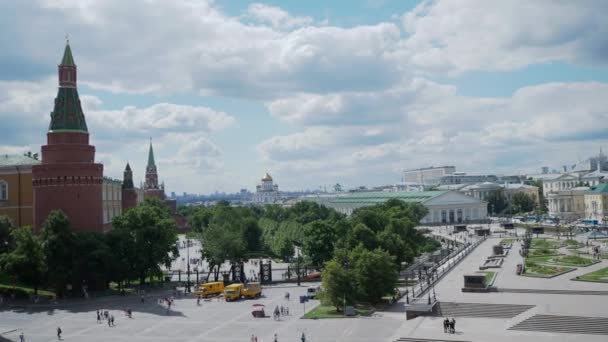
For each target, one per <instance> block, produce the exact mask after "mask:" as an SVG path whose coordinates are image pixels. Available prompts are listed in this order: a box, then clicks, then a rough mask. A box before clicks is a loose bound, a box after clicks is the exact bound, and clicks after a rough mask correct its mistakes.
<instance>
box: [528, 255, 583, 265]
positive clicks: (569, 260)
mask: <svg viewBox="0 0 608 342" xmlns="http://www.w3.org/2000/svg"><path fill="white" fill-rule="evenodd" d="M529 261H530V262H534V263H538V262H541V263H548V264H554V265H564V266H589V265H592V264H593V263H594V261H593V260H591V259H589V258H583V257H580V256H577V255H558V256H544V257H534V258H530V259H529Z"/></svg>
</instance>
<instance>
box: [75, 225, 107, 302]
mask: <svg viewBox="0 0 608 342" xmlns="http://www.w3.org/2000/svg"><path fill="white" fill-rule="evenodd" d="M74 236H75V239H74V254H75V255H78V257H77V258H74V260H73V263H72V273H73V278H72V279H73V282H72V283H73V284H74V288H75V289H80V287H81V285H83V284H86V285H87V287H88V288H89V289H94V290H102V289H105V288H106V286H107V284H108V278H109V277H110V276H109V274H110V270H111V269H110V260H113V259H114V257H115V255H114V252H113V251H112V250H110V248H109V247H108V245H107V244H106V239H105V237H104V235H103V234H101V233H97V232H77V233H74Z"/></svg>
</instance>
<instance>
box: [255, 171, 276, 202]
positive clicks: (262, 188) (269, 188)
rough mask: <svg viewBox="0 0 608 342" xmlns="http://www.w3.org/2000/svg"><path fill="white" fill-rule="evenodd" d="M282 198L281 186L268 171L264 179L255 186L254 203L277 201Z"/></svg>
mask: <svg viewBox="0 0 608 342" xmlns="http://www.w3.org/2000/svg"><path fill="white" fill-rule="evenodd" d="M280 199H281V194H280V193H279V186H278V185H277V184H274V181H273V179H272V177H271V176H270V175H269V174H268V172H266V174H265V175H264V177H262V181H261V182H260V184H258V185H257V186H256V188H255V194H253V202H254V203H275V202H278V201H279V200H280Z"/></svg>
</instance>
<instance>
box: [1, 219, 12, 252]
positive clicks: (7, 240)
mask: <svg viewBox="0 0 608 342" xmlns="http://www.w3.org/2000/svg"><path fill="white" fill-rule="evenodd" d="M13 228H14V225H13V221H11V219H10V218H9V217H8V216H6V215H0V255H2V254H3V253H6V252H8V251H9V250H11V249H12V248H13V241H12V237H11V230H12V229H13Z"/></svg>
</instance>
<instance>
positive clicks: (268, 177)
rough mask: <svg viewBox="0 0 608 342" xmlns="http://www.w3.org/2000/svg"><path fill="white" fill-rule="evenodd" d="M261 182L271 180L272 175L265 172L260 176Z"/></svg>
mask: <svg viewBox="0 0 608 342" xmlns="http://www.w3.org/2000/svg"><path fill="white" fill-rule="evenodd" d="M262 182H272V177H270V175H269V174H268V172H266V175H264V177H263V178H262Z"/></svg>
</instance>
